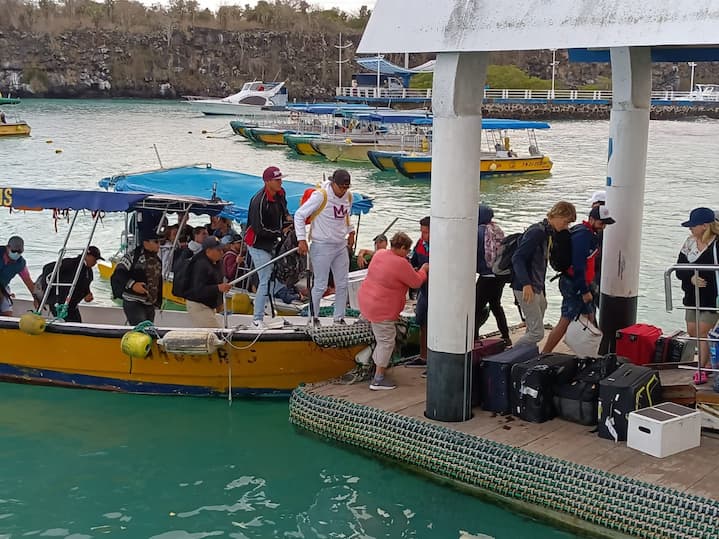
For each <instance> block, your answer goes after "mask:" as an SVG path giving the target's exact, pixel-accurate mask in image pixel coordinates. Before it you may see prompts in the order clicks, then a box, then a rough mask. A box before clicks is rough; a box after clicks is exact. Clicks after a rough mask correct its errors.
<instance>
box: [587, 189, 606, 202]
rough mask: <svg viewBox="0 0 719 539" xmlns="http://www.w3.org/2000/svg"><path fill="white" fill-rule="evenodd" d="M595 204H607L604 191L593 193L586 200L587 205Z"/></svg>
mask: <svg viewBox="0 0 719 539" xmlns="http://www.w3.org/2000/svg"><path fill="white" fill-rule="evenodd" d="M597 202H600V203H601V204H606V203H607V192H606V191H594V194H593V195H592V196H590V197H589V198H588V199H587V203H589V204H596V203H597Z"/></svg>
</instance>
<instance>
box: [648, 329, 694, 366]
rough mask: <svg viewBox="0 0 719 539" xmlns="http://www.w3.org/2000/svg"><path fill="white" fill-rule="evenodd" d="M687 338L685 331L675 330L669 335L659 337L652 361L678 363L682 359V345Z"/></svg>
mask: <svg viewBox="0 0 719 539" xmlns="http://www.w3.org/2000/svg"><path fill="white" fill-rule="evenodd" d="M688 338H689V334H688V333H687V332H686V331H675V332H674V333H672V334H671V335H662V336H661V337H659V339H657V348H656V350H655V352H654V359H653V360H652V363H678V362H680V361H682V356H683V355H684V346H685V344H686V339H688Z"/></svg>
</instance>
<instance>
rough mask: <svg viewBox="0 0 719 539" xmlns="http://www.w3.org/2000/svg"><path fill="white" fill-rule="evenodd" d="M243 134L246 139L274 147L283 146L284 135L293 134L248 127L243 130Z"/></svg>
mask: <svg viewBox="0 0 719 539" xmlns="http://www.w3.org/2000/svg"><path fill="white" fill-rule="evenodd" d="M245 132H246V133H247V135H248V137H249V138H250V139H252V140H254V141H255V142H261V143H262V144H269V145H276V146H284V145H285V134H287V133H290V134H291V133H294V131H287V130H285V129H269V128H262V127H248V128H246V129H245Z"/></svg>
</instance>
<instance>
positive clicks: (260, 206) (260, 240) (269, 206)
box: [245, 167, 292, 329]
mask: <svg viewBox="0 0 719 539" xmlns="http://www.w3.org/2000/svg"><path fill="white" fill-rule="evenodd" d="M283 177H284V176H283V174H282V171H280V169H279V168H277V167H267V168H266V169H265V171H264V172H263V173H262V180H263V181H264V184H265V185H264V186H263V187H262V189H260V190H259V191H258V192H257V193H256V194H255V196H253V197H252V200H250V208H249V211H248V216H247V225H248V227H247V234H246V235H245V242H246V243H247V250H248V251H249V253H250V256H251V257H252V264H253V265H254V267H256V268H257V267H260V266H262V265H264V264H267V263H268V262H269V261H270V260H272V258H273V253H274V252H275V249H276V247H277V245H278V244H279V243H280V241H282V236H283V234H284V230H285V229H286V228H287V226H288V225H289V224H291V222H292V218H291V217H290V214H289V213H288V211H287V199H286V198H285V191H284V189H282V178H283ZM257 275H258V278H259V285H258V286H257V294H256V295H255V303H254V314H253V317H252V325H253V327H255V328H257V329H264V328H265V325H264V323H263V321H262V319H263V316H264V314H265V302H266V301H267V295H268V293H269V285H270V277H272V264H270V265H269V266H266V267H264V268H262V269H261V270H259V271H258V272H257Z"/></svg>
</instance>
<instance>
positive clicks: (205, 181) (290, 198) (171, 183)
mask: <svg viewBox="0 0 719 539" xmlns="http://www.w3.org/2000/svg"><path fill="white" fill-rule="evenodd" d="M99 183H100V187H104V188H105V189H111V190H114V191H117V192H127V191H133V192H143V193H160V194H172V195H178V194H179V195H191V196H198V197H203V198H212V196H213V194H215V195H216V196H218V197H220V198H222V199H223V200H229V201H230V202H231V203H232V205H231V206H228V207H227V208H225V210H224V211H223V212H222V215H224V216H226V217H229V218H230V219H233V220H235V221H238V222H244V221H246V220H247V213H248V209H249V205H250V200H251V199H252V197H253V196H254V195H255V193H257V192H258V191H259V190H260V189H262V188H263V187H264V182H263V181H262V178H261V177H259V176H254V175H252V174H244V173H241V172H233V171H230V170H221V169H217V168H212V167H211V166H210V165H196V166H185V167H177V168H168V169H160V170H153V171H149V172H138V173H134V174H126V175H119V176H111V177H108V178H103V179H102V180H100V182H99ZM310 187H314V185H312V184H309V183H301V182H291V181H284V182H282V188H283V189H284V190H285V193H286V196H287V209H288V210H289V211H290V213H294V212H295V211H296V210H297V208H299V207H300V201H301V199H302V195H303V194H304V192H305V190H306V189H308V188H310ZM352 195H353V199H352V213H353V214H354V215H359V214H360V213H367V212H368V211H369V210H370V209H371V208H372V200H371V199H369V198H367V197H364V196H362V195H360V194H358V193H354V192H353V193H352Z"/></svg>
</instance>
